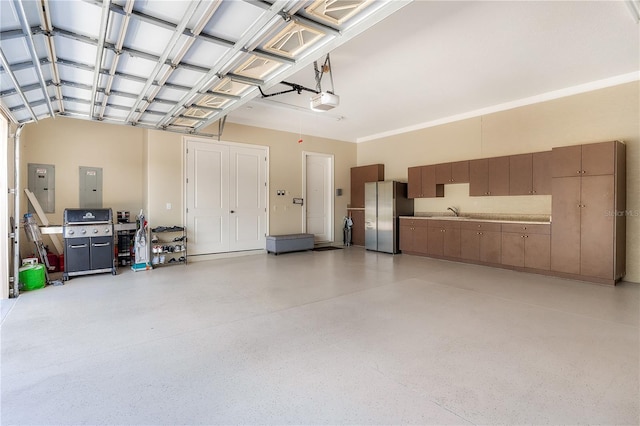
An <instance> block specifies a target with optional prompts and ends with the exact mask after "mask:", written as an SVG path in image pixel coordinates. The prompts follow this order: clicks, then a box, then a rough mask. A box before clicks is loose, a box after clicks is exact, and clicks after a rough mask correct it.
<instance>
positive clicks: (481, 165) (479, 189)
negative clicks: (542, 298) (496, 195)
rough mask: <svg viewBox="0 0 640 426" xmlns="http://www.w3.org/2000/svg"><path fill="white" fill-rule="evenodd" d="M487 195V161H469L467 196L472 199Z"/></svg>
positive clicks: (484, 159)
mask: <svg viewBox="0 0 640 426" xmlns="http://www.w3.org/2000/svg"><path fill="white" fill-rule="evenodd" d="M488 193H489V160H488V159H486V158H483V159H480V160H471V161H469V195H470V196H472V197H477V196H482V195H488Z"/></svg>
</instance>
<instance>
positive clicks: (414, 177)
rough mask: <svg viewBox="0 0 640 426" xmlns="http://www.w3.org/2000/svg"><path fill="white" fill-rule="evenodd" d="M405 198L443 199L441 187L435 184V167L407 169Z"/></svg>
mask: <svg viewBox="0 0 640 426" xmlns="http://www.w3.org/2000/svg"><path fill="white" fill-rule="evenodd" d="M408 181H409V184H408V186H407V196H408V197H409V198H432V197H444V187H443V185H437V184H436V166H435V165H431V166H418V167H409V170H408Z"/></svg>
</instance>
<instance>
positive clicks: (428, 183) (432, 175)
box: [422, 165, 438, 198]
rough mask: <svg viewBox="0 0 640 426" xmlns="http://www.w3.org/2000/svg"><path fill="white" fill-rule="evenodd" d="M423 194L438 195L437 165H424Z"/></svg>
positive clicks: (428, 196)
mask: <svg viewBox="0 0 640 426" xmlns="http://www.w3.org/2000/svg"><path fill="white" fill-rule="evenodd" d="M422 196H423V197H425V198H431V197H436V196H438V194H437V189H436V166H435V165H432V166H422Z"/></svg>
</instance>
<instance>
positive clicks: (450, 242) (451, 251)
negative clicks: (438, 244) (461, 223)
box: [442, 227, 460, 258]
mask: <svg viewBox="0 0 640 426" xmlns="http://www.w3.org/2000/svg"><path fill="white" fill-rule="evenodd" d="M442 254H444V255H445V256H447V257H455V258H459V257H460V228H453V227H446V228H444V242H443V247H442Z"/></svg>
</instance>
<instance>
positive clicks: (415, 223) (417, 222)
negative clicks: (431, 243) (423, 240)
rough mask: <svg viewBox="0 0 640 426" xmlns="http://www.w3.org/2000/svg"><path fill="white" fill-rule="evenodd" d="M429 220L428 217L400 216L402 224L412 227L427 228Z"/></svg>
mask: <svg viewBox="0 0 640 426" xmlns="http://www.w3.org/2000/svg"><path fill="white" fill-rule="evenodd" d="M428 222H429V221H428V220H427V219H407V218H400V226H410V227H412V228H426V227H427V226H428V225H427V224H428Z"/></svg>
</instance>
